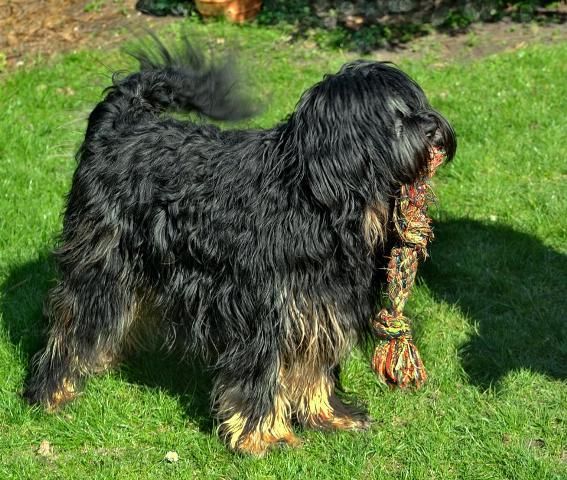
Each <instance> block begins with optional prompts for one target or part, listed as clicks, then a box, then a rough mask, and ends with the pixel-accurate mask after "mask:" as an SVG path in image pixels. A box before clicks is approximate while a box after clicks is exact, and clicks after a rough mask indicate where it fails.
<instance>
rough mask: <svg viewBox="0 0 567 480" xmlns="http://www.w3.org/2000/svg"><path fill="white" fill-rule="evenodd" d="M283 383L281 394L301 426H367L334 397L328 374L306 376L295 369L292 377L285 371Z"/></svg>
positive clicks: (338, 427) (362, 418) (328, 427)
mask: <svg viewBox="0 0 567 480" xmlns="http://www.w3.org/2000/svg"><path fill="white" fill-rule="evenodd" d="M302 372H303V373H302ZM284 382H285V386H286V389H285V391H286V393H287V394H288V396H289V398H290V401H291V403H292V405H293V409H294V412H295V413H296V415H297V418H298V419H299V421H300V422H301V423H302V424H304V425H306V426H309V427H312V428H319V429H336V430H361V429H365V428H367V427H368V426H369V421H368V419H367V417H366V416H365V415H363V414H362V413H360V412H358V411H357V410H356V409H354V408H352V407H349V406H348V405H345V404H344V403H343V402H342V401H341V400H340V399H339V398H338V397H337V396H336V395H335V393H334V388H335V385H334V381H333V379H332V378H331V376H330V374H324V373H319V374H313V373H311V374H310V373H309V372H308V371H306V370H305V369H302V368H297V369H296V370H295V373H294V374H290V373H289V372H288V375H287V376H286V377H285V380H284Z"/></svg>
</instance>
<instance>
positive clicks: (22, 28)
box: [0, 0, 175, 69]
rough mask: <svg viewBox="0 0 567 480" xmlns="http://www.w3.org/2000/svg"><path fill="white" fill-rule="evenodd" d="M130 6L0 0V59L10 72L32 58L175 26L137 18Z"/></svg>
mask: <svg viewBox="0 0 567 480" xmlns="http://www.w3.org/2000/svg"><path fill="white" fill-rule="evenodd" d="M135 5H136V0H87V1H85V0H0V55H1V54H4V56H5V62H6V67H7V69H10V68H14V67H18V66H22V65H23V64H24V63H25V62H29V61H31V60H33V59H34V57H35V58H37V57H38V56H44V57H45V56H46V57H49V56H51V55H53V54H54V53H58V52H65V51H70V50H76V49H80V48H86V47H92V46H94V45H96V46H98V45H102V46H111V45H112V44H115V43H118V42H120V41H121V40H122V39H123V38H124V37H125V36H126V34H124V33H119V32H124V31H125V30H132V31H137V30H138V31H139V29H140V28H143V27H145V28H155V27H157V26H158V25H164V24H166V23H168V22H172V21H174V20H175V18H174V17H160V18H158V17H150V16H146V15H142V14H141V13H140V12H138V11H137V10H136V9H135ZM0 68H1V65H0Z"/></svg>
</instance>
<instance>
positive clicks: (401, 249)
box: [372, 148, 445, 388]
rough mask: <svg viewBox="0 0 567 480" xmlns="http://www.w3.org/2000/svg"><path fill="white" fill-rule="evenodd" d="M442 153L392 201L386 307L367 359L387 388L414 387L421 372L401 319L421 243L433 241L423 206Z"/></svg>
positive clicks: (437, 152)
mask: <svg viewBox="0 0 567 480" xmlns="http://www.w3.org/2000/svg"><path fill="white" fill-rule="evenodd" d="M444 159H445V152H444V151H443V150H441V149H437V148H435V149H433V151H432V152H431V158H430V161H429V164H428V167H427V170H426V171H425V172H424V174H423V175H421V176H420V177H419V178H418V179H417V180H416V181H415V182H414V183H412V184H410V185H402V187H401V190H400V196H399V197H398V199H397V200H396V204H395V206H394V213H393V223H394V226H395V228H396V232H397V234H398V236H399V239H400V240H399V243H398V244H397V245H396V246H394V247H393V248H392V251H391V253H390V260H389V262H388V267H387V271H388V275H387V282H388V287H387V300H386V303H387V306H386V307H385V308H382V310H380V311H379V312H378V314H377V316H376V317H375V319H374V320H373V322H372V323H373V327H374V331H375V334H376V336H377V338H378V340H379V342H378V345H377V346H376V349H375V351H374V355H373V357H372V368H373V370H374V372H375V373H376V375H378V378H379V379H380V380H381V381H383V382H384V383H387V384H389V385H392V386H396V385H397V386H398V387H400V388H406V387H408V386H411V385H414V386H415V387H416V388H419V387H420V386H421V385H423V383H424V382H425V381H426V380H427V373H426V372H425V367H424V366H423V362H422V360H421V357H420V355H419V351H418V350H417V347H416V346H415V344H414V343H413V339H412V333H411V326H410V321H409V319H408V318H406V317H405V316H404V314H403V311H404V306H405V304H406V301H407V299H408V297H409V295H410V292H411V289H412V287H413V284H414V281H415V276H416V272H417V267H418V264H419V259H420V257H421V258H423V259H425V258H427V244H428V242H429V241H431V240H432V239H433V230H432V228H431V218H430V217H428V216H427V206H428V205H429V204H430V203H431V202H432V201H434V200H435V195H434V194H433V191H432V190H431V186H430V185H429V180H430V179H431V177H432V176H433V175H434V174H435V171H436V170H437V168H438V167H439V165H441V163H443V160H444Z"/></svg>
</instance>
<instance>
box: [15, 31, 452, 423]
mask: <svg viewBox="0 0 567 480" xmlns="http://www.w3.org/2000/svg"><path fill="white" fill-rule="evenodd" d="M135 56H136V58H138V60H139V61H140V66H141V67H140V70H139V71H138V72H136V73H133V74H131V75H128V76H127V77H125V78H123V79H118V78H116V79H115V81H114V84H113V86H112V87H110V88H109V89H108V91H107V92H106V97H105V99H104V100H103V101H102V102H101V103H99V104H98V105H97V106H96V108H95V109H94V110H93V112H92V113H91V115H90V117H89V121H88V127H87V131H86V136H85V140H84V143H83V144H82V146H81V147H80V150H79V152H78V155H77V159H78V167H77V169H76V172H75V174H74V177H73V183H72V188H71V191H70V193H69V195H68V199H67V208H66V212H65V217H64V224H63V232H62V236H61V242H60V247H59V249H58V250H57V252H56V254H55V255H56V259H57V263H58V266H59V269H60V282H59V283H58V285H57V286H56V287H55V288H54V289H53V290H52V292H51V293H50V295H49V298H48V301H47V303H46V315H47V316H48V317H49V319H50V325H51V327H50V328H51V330H50V336H49V340H48V344H47V347H46V349H45V350H44V351H43V352H40V354H39V355H38V356H37V358H36V361H35V364H34V369H33V375H32V378H31V380H30V382H29V384H28V387H27V392H26V395H27V396H28V398H29V399H30V400H31V401H32V402H38V403H43V404H46V405H50V404H52V403H56V399H55V396H56V394H57V392H58V391H60V390H61V387H62V385H63V384H64V382H69V381H71V382H72V383H73V384H75V383H76V381H78V380H79V379H80V378H82V377H83V376H85V375H86V374H88V373H92V372H93V371H95V370H96V369H97V365H98V364H99V363H100V362H101V354H104V356H108V357H118V356H119V354H120V352H121V351H122V350H123V348H124V345H125V344H126V343H127V341H128V339H129V337H130V330H131V329H133V328H134V326H135V324H136V321H135V319H134V317H135V316H136V315H137V314H139V312H138V308H139V306H140V305H141V304H143V303H151V304H152V308H153V309H155V310H157V311H158V312H159V314H160V318H161V319H162V320H161V321H159V322H156V323H155V329H156V330H159V329H161V330H163V331H164V332H166V338H167V339H168V340H167V341H173V340H174V339H175V338H177V339H182V340H181V341H182V342H183V345H184V347H185V348H186V350H187V351H188V352H192V353H198V354H201V355H202V356H203V357H204V358H205V359H206V361H207V362H208V363H209V364H210V365H211V367H212V368H213V370H214V372H215V384H214V392H213V394H214V398H219V397H222V395H223V394H226V392H232V393H231V395H236V396H237V397H238V404H239V405H241V412H242V414H243V416H244V417H245V419H246V427H245V430H246V431H251V430H252V429H254V428H255V426H257V425H258V424H259V423H260V422H261V421H262V419H264V418H266V416H267V415H268V414H269V412H270V411H271V410H272V408H273V403H274V398H275V397H276V395H277V391H278V388H279V387H278V371H279V370H280V369H281V368H282V365H286V364H288V363H289V362H292V361H293V358H294V356H296V355H297V352H298V351H299V350H300V349H301V341H302V340H301V339H300V336H299V333H298V328H297V325H295V324H294V322H296V321H297V319H296V318H294V317H293V315H290V313H289V308H288V307H289V299H293V301H294V302H295V305H296V307H297V308H298V309H299V310H302V309H305V311H307V310H309V309H311V311H319V312H322V311H326V310H324V309H323V308H322V307H324V306H325V305H333V311H334V312H335V314H336V318H337V321H338V324H339V326H340V330H341V331H340V332H337V331H335V330H333V329H327V330H326V331H325V332H324V333H325V336H326V337H327V338H317V339H315V341H317V342H320V343H321V348H320V349H321V351H328V350H329V349H332V348H333V345H334V343H335V341H338V340H337V339H336V338H335V336H336V335H338V333H341V334H346V335H348V336H352V337H354V338H355V339H356V342H363V341H364V339H365V338H366V337H367V335H368V334H369V333H370V319H371V316H372V314H373V312H374V311H375V308H376V303H377V299H378V292H379V289H380V282H382V281H383V269H382V267H383V265H384V255H385V252H386V251H387V248H388V242H387V241H385V242H378V243H377V244H376V245H375V246H373V247H371V246H369V245H368V242H367V241H366V240H365V238H364V235H363V233H362V230H363V223H364V221H365V220H364V215H365V212H366V211H367V209H368V208H369V207H371V206H373V205H379V206H381V207H382V208H384V209H386V210H388V209H391V206H392V205H393V202H394V199H395V198H396V196H397V195H398V193H399V188H400V185H401V184H403V183H407V182H411V181H413V180H414V179H415V178H416V177H417V175H419V174H420V173H421V172H423V170H424V169H425V168H427V167H426V166H427V161H428V159H429V155H430V151H431V148H432V146H440V147H442V148H444V149H445V150H446V152H447V155H448V157H449V159H450V158H452V157H453V155H454V153H455V148H456V140H455V136H454V133H453V130H452V128H451V127H450V125H449V123H448V122H447V121H446V120H445V119H444V118H443V117H442V116H441V115H440V114H439V113H437V112H436V111H434V110H433V109H432V108H431V106H430V105H429V103H428V101H427V99H426V97H425V95H424V93H423V91H422V90H421V88H420V87H419V86H418V85H417V84H416V83H415V82H414V81H413V80H411V79H410V78H409V77H408V76H407V75H406V74H405V73H403V72H402V71H400V70H399V69H397V68H396V67H394V66H393V65H391V64H387V63H378V62H369V61H356V62H352V63H349V64H346V65H345V66H343V67H342V68H341V69H340V71H339V72H338V73H336V74H333V75H327V76H325V78H324V79H323V80H322V81H321V82H319V83H317V84H316V85H314V86H313V87H312V88H310V89H309V90H307V91H306V92H305V93H304V94H303V96H302V97H301V99H300V100H299V103H298V104H297V107H296V109H295V111H294V112H293V113H292V114H291V115H290V116H289V117H288V118H287V120H286V121H284V122H283V123H281V124H279V125H276V126H275V127H274V128H271V129H266V130H220V129H219V128H217V127H216V126H213V125H209V124H202V123H193V122H190V121H182V120H178V119H175V118H172V117H169V116H164V115H163V112H164V111H165V110H168V109H178V110H184V111H195V112H199V113H201V114H203V115H205V116H209V117H212V118H215V119H220V120H234V119H239V118H246V117H248V116H250V115H251V114H253V113H254V112H255V111H256V110H257V108H255V106H250V105H251V104H250V100H249V99H248V98H247V97H246V95H244V94H243V93H242V91H241V90H239V84H238V79H237V77H236V76H235V70H234V68H232V67H231V65H230V64H229V63H222V62H220V63H219V62H217V63H215V62H212V61H210V60H207V59H206V58H205V57H204V56H203V55H202V54H201V53H199V52H198V51H197V50H196V49H195V48H193V47H192V46H191V45H190V43H189V42H187V41H186V42H184V44H183V48H182V49H181V50H180V51H179V52H178V53H177V54H171V53H170V52H168V50H167V49H165V48H164V47H163V45H161V44H160V43H157V50H156V49H155V48H154V49H153V50H151V51H148V50H146V51H138V52H137V53H136V54H135ZM384 227H385V229H386V230H388V225H384ZM389 235H390V237H388V238H392V235H393V232H390V233H389ZM356 342H355V343H356ZM328 357H329V359H330V360H329V362H332V361H333V360H331V359H334V358H335V357H334V356H333V355H331V354H330V353H329V355H328ZM326 367H328V368H329V370H331V369H332V368H334V367H337V365H336V364H329V365H327V366H326ZM234 392H236V394H234ZM221 420H222V419H221Z"/></svg>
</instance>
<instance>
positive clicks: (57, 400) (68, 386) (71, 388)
mask: <svg viewBox="0 0 567 480" xmlns="http://www.w3.org/2000/svg"><path fill="white" fill-rule="evenodd" d="M76 396H77V390H76V388H75V384H74V383H73V382H71V381H70V380H68V379H64V380H63V382H62V384H61V387H60V388H59V390H57V391H55V392H54V393H53V395H52V396H51V398H50V399H49V402H48V404H47V407H46V410H47V411H48V412H55V411H57V410H58V409H59V408H60V407H61V406H62V405H64V404H65V403H68V402H70V401H71V400H73V399H74V398H75V397H76Z"/></svg>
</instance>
